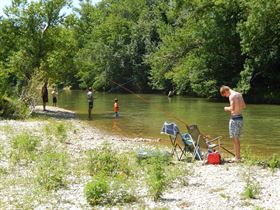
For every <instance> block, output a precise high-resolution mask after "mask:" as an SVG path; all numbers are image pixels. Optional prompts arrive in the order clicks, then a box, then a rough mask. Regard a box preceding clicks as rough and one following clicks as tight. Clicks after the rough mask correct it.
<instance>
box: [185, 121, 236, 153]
mask: <svg viewBox="0 0 280 210" xmlns="http://www.w3.org/2000/svg"><path fill="white" fill-rule="evenodd" d="M187 129H188V132H189V134H190V135H191V136H192V138H193V139H194V140H197V141H200V139H203V141H204V143H205V144H206V147H207V149H208V150H211V151H213V150H216V148H217V149H218V151H219V152H220V151H221V149H223V150H225V151H226V152H228V153H230V154H231V155H233V156H235V155H234V154H233V153H232V152H231V151H229V150H228V149H226V148H225V147H224V146H223V145H222V143H221V138H222V136H218V137H215V138H210V137H209V136H205V135H203V134H202V133H201V132H200V130H199V129H198V126H197V125H189V126H187Z"/></svg>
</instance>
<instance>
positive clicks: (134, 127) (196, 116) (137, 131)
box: [58, 90, 280, 156]
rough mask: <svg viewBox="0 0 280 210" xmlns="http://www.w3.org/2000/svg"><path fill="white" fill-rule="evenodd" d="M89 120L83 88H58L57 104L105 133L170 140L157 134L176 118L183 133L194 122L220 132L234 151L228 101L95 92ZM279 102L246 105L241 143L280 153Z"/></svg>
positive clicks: (214, 133) (216, 133)
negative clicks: (115, 108)
mask: <svg viewBox="0 0 280 210" xmlns="http://www.w3.org/2000/svg"><path fill="white" fill-rule="evenodd" d="M95 97H96V99H95V102H94V108H93V114H92V118H93V119H92V120H88V117H87V99H86V92H84V91H67V90H65V91H62V92H60V93H59V96H58V106H59V107H62V108H66V109H70V110H73V111H75V112H76V113H77V114H78V117H79V118H80V119H82V120H85V121H87V123H89V124H90V125H92V126H95V127H97V128H99V129H101V130H104V131H105V132H109V133H112V134H115V135H121V136H125V137H140V138H157V139H158V138H160V139H163V141H160V142H163V143H164V144H168V143H169V139H168V136H166V135H163V134H160V129H161V127H162V125H163V123H164V122H165V121H166V122H175V123H176V124H177V125H178V127H179V129H180V130H181V132H182V133H183V132H185V131H186V129H185V124H188V125H191V124H197V125H199V128H200V130H201V132H202V133H203V134H205V135H210V136H212V137H215V136H223V139H222V142H223V143H224V144H225V146H227V147H228V148H230V149H231V150H232V142H231V141H230V139H229V136H228V119H229V114H228V113H226V112H224V110H223V107H224V106H228V103H217V102H210V101H208V100H207V99H202V98H191V97H183V96H174V97H173V98H168V97H167V96H164V95H159V94H137V95H136V94H113V93H96V94H95ZM114 98H118V100H119V107H120V110H119V113H120V117H119V118H118V119H115V118H114V113H113V104H114ZM279 113H280V106H279V105H263V104H260V105H255V104H247V108H246V109H245V110H244V112H243V116H244V128H243V132H242V136H241V148H242V150H243V151H244V150H245V149H247V148H248V150H250V151H251V152H252V153H254V154H257V155H260V156H270V155H271V154H273V153H275V154H278V155H279V154H280V129H279V128H280V118H279Z"/></svg>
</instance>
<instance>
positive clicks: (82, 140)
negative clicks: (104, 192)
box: [0, 107, 280, 210]
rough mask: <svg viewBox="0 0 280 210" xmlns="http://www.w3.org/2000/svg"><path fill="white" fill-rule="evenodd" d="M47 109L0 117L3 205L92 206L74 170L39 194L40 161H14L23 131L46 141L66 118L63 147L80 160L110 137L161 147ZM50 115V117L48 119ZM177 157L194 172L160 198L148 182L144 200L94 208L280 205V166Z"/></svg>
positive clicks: (131, 146)
mask: <svg viewBox="0 0 280 210" xmlns="http://www.w3.org/2000/svg"><path fill="white" fill-rule="evenodd" d="M47 109H48V111H47V112H44V111H42V110H41V108H40V107H36V109H35V115H36V116H37V117H35V118H32V119H30V120H26V121H19V120H16V121H15V120H2V121H0V146H1V151H0V158H1V159H0V170H1V173H0V178H1V184H0V209H22V207H24V209H93V207H91V206H90V205H89V204H88V203H87V201H86V198H85V195H84V187H85V184H86V183H87V182H88V181H89V180H90V176H87V175H84V174H75V173H69V174H68V175H67V187H65V188H60V189H58V190H56V191H52V192H51V193H49V194H47V195H46V196H45V199H44V196H41V197H40V199H37V197H36V192H37V190H38V189H37V186H36V185H35V184H34V180H33V176H34V174H33V173H34V171H35V164H33V163H30V164H29V166H28V167H26V165H24V164H16V165H13V164H11V162H10V161H9V157H10V155H9V154H10V152H11V139H13V136H15V135H17V134H19V133H21V132H27V133H31V134H33V135H35V136H38V137H40V138H42V139H43V140H42V143H41V146H42V145H44V142H45V141H46V140H45V138H46V137H45V133H44V132H43V131H44V130H46V128H47V127H50V126H52V123H60V122H63V123H65V124H67V125H69V126H70V128H71V129H68V130H67V140H66V142H64V143H63V144H62V146H61V148H63V149H65V150H66V151H67V153H68V154H69V156H70V157H71V160H75V161H79V160H80V159H81V158H82V157H83V156H85V152H86V151H88V150H91V149H95V148H99V147H100V146H101V145H102V144H104V143H105V142H106V143H109V144H110V145H111V147H112V148H113V149H114V150H116V151H119V152H125V151H135V152H137V151H139V150H140V149H143V148H144V149H150V150H153V149H155V148H156V146H154V145H155V144H153V145H152V144H147V143H146V141H149V140H146V139H137V138H136V139H128V138H122V137H119V136H112V135H109V134H105V133H104V132H102V131H101V130H98V129H97V128H94V127H90V126H89V125H87V123H86V122H82V121H80V120H79V119H76V118H75V113H73V112H71V111H69V110H64V109H60V108H54V107H47ZM45 116H47V117H46V118H44V117H45ZM49 118H50V119H51V120H49ZM151 141H153V140H151ZM57 146H58V147H59V145H57ZM157 148H158V147H157ZM159 148H160V150H162V151H170V149H171V148H168V147H164V146H161V147H159ZM173 162H174V164H186V165H188V167H189V168H191V170H192V173H191V175H188V176H187V177H186V180H187V184H182V182H176V181H175V182H174V183H172V185H171V186H169V187H168V188H167V189H166V190H165V191H164V193H163V195H162V196H161V199H159V200H158V201H154V200H153V199H152V198H151V197H149V196H148V195H147V189H146V188H145V186H143V187H142V188H141V187H139V188H138V190H137V194H138V197H139V198H140V199H139V200H140V201H137V202H134V203H131V204H123V205H117V206H98V207H95V208H94V209H191V210H193V209H209V210H212V209H213V210H214V209H215V210H217V209H221V210H224V209H236V210H237V209H238V210H239V209H248V210H249V209H271V210H277V209H280V190H279V189H280V170H279V169H275V170H274V171H272V170H271V169H268V168H262V167H260V166H251V165H248V164H245V163H225V164H223V165H205V164H203V162H202V161H196V162H195V163H187V162H183V163H182V162H178V161H176V160H175V159H174V161H173ZM71 163H72V164H74V163H75V162H71ZM71 163H70V165H71ZM248 180H249V181H250V182H251V183H253V184H254V186H257V187H256V188H258V190H259V193H258V194H257V195H256V197H255V198H254V199H246V198H244V196H243V192H244V190H245V188H246V185H248ZM27 204H28V205H27Z"/></svg>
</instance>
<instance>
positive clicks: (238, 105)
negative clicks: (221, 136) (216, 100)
mask: <svg viewBox="0 0 280 210" xmlns="http://www.w3.org/2000/svg"><path fill="white" fill-rule="evenodd" d="M220 93H221V95H222V96H223V97H227V98H229V102H230V106H226V107H224V111H226V112H230V120H229V136H230V138H232V140H233V144H234V151H235V159H234V161H235V162H238V161H240V159H241V157H240V134H241V130H242V127H243V116H242V110H243V109H245V107H246V104H245V102H244V99H243V97H242V95H241V93H239V92H236V91H234V90H232V89H231V88H230V87H228V86H224V85H223V86H222V87H221V88H220Z"/></svg>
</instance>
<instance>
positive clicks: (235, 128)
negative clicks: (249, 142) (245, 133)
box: [229, 117, 243, 138]
mask: <svg viewBox="0 0 280 210" xmlns="http://www.w3.org/2000/svg"><path fill="white" fill-rule="evenodd" d="M242 127H243V117H238V118H231V119H230V120H229V136H230V138H233V137H237V138H240V134H241V130H242Z"/></svg>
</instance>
